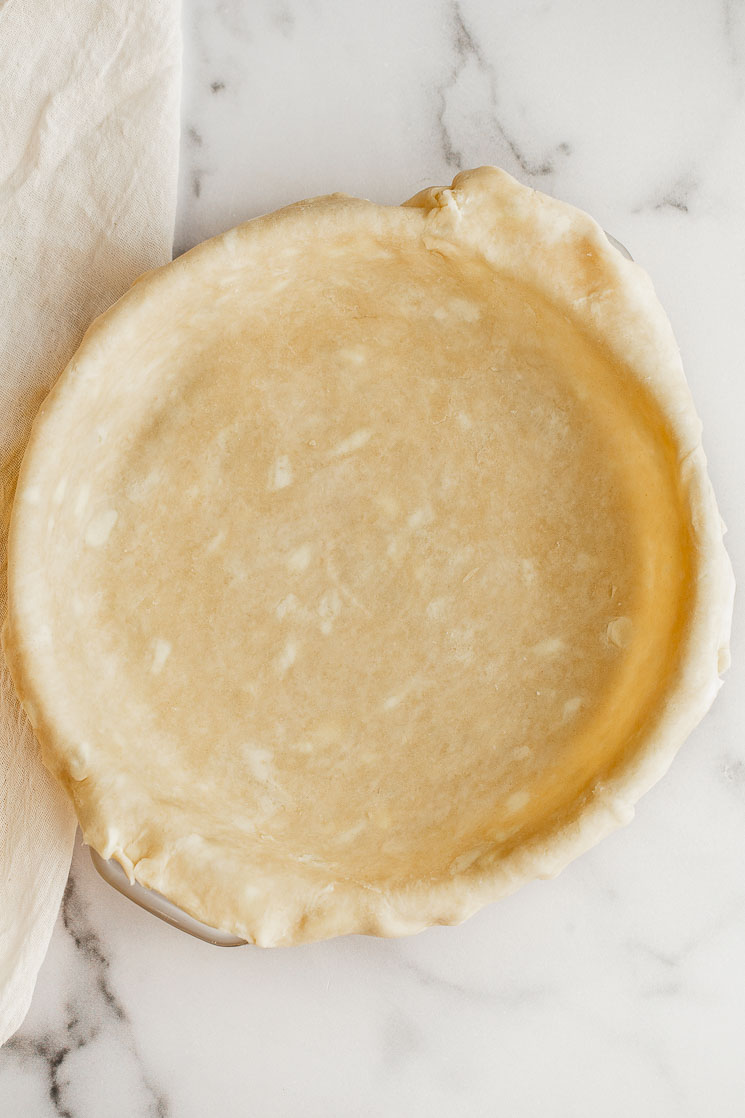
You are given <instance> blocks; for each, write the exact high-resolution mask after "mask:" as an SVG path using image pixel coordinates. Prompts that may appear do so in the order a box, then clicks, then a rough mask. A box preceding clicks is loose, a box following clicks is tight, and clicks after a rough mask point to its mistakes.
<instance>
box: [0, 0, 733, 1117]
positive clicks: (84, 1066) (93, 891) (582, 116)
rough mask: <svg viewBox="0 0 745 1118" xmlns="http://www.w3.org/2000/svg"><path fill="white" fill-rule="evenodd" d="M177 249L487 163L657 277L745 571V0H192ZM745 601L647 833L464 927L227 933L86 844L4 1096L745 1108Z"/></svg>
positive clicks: (663, 1111)
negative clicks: (198, 925)
mask: <svg viewBox="0 0 745 1118" xmlns="http://www.w3.org/2000/svg"><path fill="white" fill-rule="evenodd" d="M184 30H185V74H184V117H183V149H182V152H183V160H182V172H181V187H182V189H181V198H180V207H179V217H178V228H177V240H176V248H177V251H180V250H183V249H185V248H187V247H188V246H190V245H192V244H194V243H195V242H196V241H199V240H201V239H203V238H204V237H206V236H208V235H210V234H212V233H215V232H217V231H219V230H222V229H224V228H226V227H228V226H230V225H233V224H235V223H236V222H238V221H240V220H242V219H244V218H247V217H251V216H253V215H255V214H258V213H261V212H262V211H266V210H270V209H274V208H276V207H277V206H279V205H281V204H284V203H287V202H290V201H293V200H295V199H296V198H300V197H304V196H307V195H311V194H318V193H323V192H326V191H329V190H344V191H348V192H351V193H360V194H363V195H366V196H368V197H371V198H373V199H375V200H378V201H383V202H397V201H400V200H402V199H403V198H405V197H408V196H409V195H411V194H413V193H414V192H415V191H416V190H418V189H420V188H421V187H423V186H425V185H429V184H431V183H445V182H449V181H450V179H451V178H452V176H453V174H454V173H455V172H456V171H457V170H458V169H460V168H462V167H468V166H472V165H476V164H479V163H486V162H488V163H496V164H499V165H501V166H503V167H505V168H506V169H507V170H509V171H511V172H512V173H513V174H515V175H517V177H519V178H520V179H522V180H523V181H524V182H528V183H530V184H532V185H534V186H536V187H539V188H540V189H543V190H547V191H549V192H551V193H554V194H556V195H558V196H559V197H562V198H565V199H567V200H569V201H571V202H574V203H577V204H578V205H580V206H582V207H584V208H586V209H588V210H590V211H591V212H592V213H593V214H594V215H595V216H596V217H597V218H598V219H599V220H600V221H601V223H602V224H603V225H604V226H605V228H606V229H608V230H610V231H611V232H612V233H614V234H615V235H616V236H617V237H618V238H620V239H621V240H622V241H623V242H624V243H625V244H627V245H628V246H629V248H630V249H631V251H632V253H633V254H634V255H635V257H636V258H637V259H638V260H639V261H640V262H642V263H643V264H644V265H645V266H646V267H647V268H648V270H649V271H650V272H651V274H652V276H653V278H654V281H655V284H656V286H657V289H658V291H659V293H660V296H661V298H662V300H663V302H664V304H665V306H666V307H667V309H668V312H669V314H670V316H671V318H672V321H673V325H674V326H675V329H676V331H677V335H678V339H679V342H680V345H681V348H682V351H683V356H684V360H685V364H686V368H687V371H688V376H689V379H690V382H691V385H692V388H693V392H694V395H695V398H696V401H697V405H698V408H699V411H700V414H701V416H702V418H703V421H704V425H705V442H706V446H707V450H708V453H709V457H710V464H711V473H712V476H713V480H714V483H715V486H716V489H717V492H718V495H719V499H720V504H721V508H722V513H723V515H724V517H725V519H726V520H727V522H728V523H729V526H730V534H729V537H728V540H729V546H730V551H731V554H732V557H733V561H734V564H735V568H736V570H737V571H739V572H743V571H745V514H744V513H743V502H742V485H743V479H745V453H744V452H743V434H742V428H743V420H744V419H745V378H744V377H743V367H742V355H743V353H744V352H745V329H744V327H743V323H744V322H745V318H744V316H743V310H742V308H743V306H745V274H744V270H743V260H745V194H744V193H743V186H742V184H743V182H744V181H745V145H744V144H743V136H745V99H744V97H745V5H743V3H742V2H738V0H721V2H716V0H686V2H681V0H657V2H656V3H649V2H648V0H625V2H623V3H620V2H617V3H598V2H597V0H566V2H561V0H462V2H461V3H452V2H442V0H434V2H430V3H425V2H424V0H397V2H395V3H394V2H392V0H383V2H380V3H369V2H367V3H363V2H361V0H346V2H345V0H305V2H302V0H286V2H283V0H253V2H249V0H226V2H223V3H216V2H214V0H185V12H184ZM744 612H745V603H744V602H743V601H742V599H740V601H739V602H738V606H737V615H736V621H735V635H734V642H733V654H734V658H735V666H734V668H733V670H732V672H731V673H730V675H729V678H728V680H727V683H726V685H725V687H724V689H723V691H722V693H721V695H720V696H719V698H718V700H717V702H716V705H715V707H714V709H713V711H712V712H711V714H710V715H709V717H708V718H707V719H706V720H705V722H704V723H703V725H702V726H701V727H700V728H699V730H698V731H697V732H696V733H695V734H694V735H693V737H692V738H691V739H690V741H689V742H688V743H687V745H686V746H685V748H684V749H683V751H682V753H681V754H680V756H679V757H678V759H677V760H676V762H675V764H674V766H673V768H672V771H671V772H670V774H669V775H668V776H667V778H666V779H665V780H664V781H663V782H662V783H661V784H659V785H658V786H657V787H656V788H655V789H654V790H653V791H652V792H651V793H650V794H649V795H648V796H647V797H646V798H645V799H644V800H643V802H642V803H641V804H640V805H639V809H638V812H637V818H636V820H635V822H634V823H633V825H632V826H630V827H628V828H625V829H624V830H621V831H619V832H617V833H616V834H614V835H613V836H612V837H611V838H609V839H607V840H606V841H605V842H604V843H602V845H601V846H600V847H598V848H597V849H595V850H594V851H592V852H591V853H589V854H587V855H586V856H585V857H583V858H581V859H580V860H579V861H578V862H576V863H574V864H573V865H572V866H570V867H569V869H567V870H566V871H565V872H564V873H563V874H561V876H560V877H559V878H557V879H556V880H555V881H552V882H544V883H536V884H534V885H531V886H528V887H527V888H525V889H523V890H522V891H521V892H520V893H519V894H517V895H516V896H514V897H511V898H509V899H507V900H505V901H502V902H501V903H499V904H497V905H494V906H492V907H491V908H488V909H487V910H485V911H483V912H482V913H481V914H479V915H478V916H476V917H474V918H473V919H471V920H470V921H469V922H468V923H466V924H465V925H463V926H462V927H460V928H437V929H432V930H431V931H428V932H425V933H424V934H422V935H420V936H417V937H415V938H412V939H409V940H403V941H393V942H386V941H380V940H374V939H366V938H362V937H351V938H346V939H342V940H337V941H333V942H328V943H322V944H317V945H313V946H308V947H302V948H292V949H283V950H277V951H261V950H258V949H253V948H239V949H234V950H218V949H217V948H212V947H209V946H206V945H204V944H201V943H198V942H196V941H195V940H192V939H189V938H188V937H186V936H184V935H182V934H180V933H178V932H176V931H173V930H172V929H170V928H169V927H167V926H165V925H164V924H161V923H160V922H159V921H157V920H155V919H153V918H152V917H150V916H148V915H146V914H145V913H143V912H141V911H140V910H139V909H137V908H135V907H134V906H133V905H132V904H130V903H129V902H128V901H126V900H124V899H122V898H121V897H119V896H118V895H117V894H116V893H114V892H113V891H112V890H111V889H110V888H108V887H107V886H106V885H105V884H104V883H103V882H102V881H100V880H99V879H98V878H97V877H96V875H95V873H94V872H93V870H92V868H91V865H90V863H89V861H88V858H87V855H86V852H85V850H84V848H82V847H79V848H78V849H77V850H76V854H75V860H74V864H73V870H72V874H71V878H70V883H69V886H68V890H67V894H66V897H65V902H64V906H63V910H62V913H61V916H60V919H59V922H58V925H57V928H56V930H55V933H54V936H53V939H52V944H51V948H50V951H49V955H48V958H47V960H46V963H45V965H44V967H43V969H42V972H41V975H40V979H39V984H38V988H37V991H36V995H35V998H34V1002H33V1005H32V1009H31V1012H30V1014H29V1016H28V1019H27V1021H26V1023H25V1025H24V1026H23V1028H22V1030H21V1032H20V1033H19V1034H18V1035H17V1036H16V1038H14V1040H13V1041H12V1042H11V1043H10V1044H9V1045H8V1046H7V1047H6V1048H5V1049H3V1051H2V1052H0V1114H2V1115H7V1116H8V1118H16V1116H18V1118H52V1116H54V1115H57V1116H65V1118H102V1116H105V1118H120V1116H121V1118H140V1116H145V1115H157V1116H159V1118H166V1116H168V1118H203V1116H205V1115H214V1114H219V1115H221V1116H224V1118H233V1116H234V1118H243V1116H247V1115H251V1116H254V1115H256V1116H260V1118H265V1116H266V1118H270V1116H295V1115H302V1116H303V1118H315V1116H317V1118H333V1116H345V1118H346V1116H355V1118H356V1116H365V1118H366V1116H378V1115H385V1116H386V1118H387V1116H392V1115H395V1116H398V1115H402V1116H404V1115H405V1116H407V1118H408V1116H420V1115H421V1116H427V1118H436V1116H438V1115H446V1114H447V1115H469V1116H480V1115H484V1116H486V1115H489V1116H505V1118H535V1116H537V1115H545V1116H548V1118H616V1116H619V1118H620V1116H622V1115H623V1116H626V1115H628V1114H632V1115H634V1116H636V1118H646V1116H653V1115H654V1116H655V1118H688V1116H690V1118H700V1116H702V1115H716V1116H717V1118H742V1115H744V1114H745V1060H744V1058H743V1051H744V1039H743V1038H745V872H744V871H745V737H744V735H743V732H742V727H743V725H745V672H744V671H743V666H744V665H745V624H744V622H745V617H744V616H743V613H744Z"/></svg>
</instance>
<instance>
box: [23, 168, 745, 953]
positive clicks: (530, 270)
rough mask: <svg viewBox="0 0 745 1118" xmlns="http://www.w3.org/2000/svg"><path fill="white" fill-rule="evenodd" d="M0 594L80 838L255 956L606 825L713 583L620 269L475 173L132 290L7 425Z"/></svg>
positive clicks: (723, 637)
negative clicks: (32, 419)
mask: <svg viewBox="0 0 745 1118" xmlns="http://www.w3.org/2000/svg"><path fill="white" fill-rule="evenodd" d="M9 589H10V612H9V621H8V626H7V632H6V640H5V644H6V652H7V656H8V659H9V662H10V666H11V670H12V674H13V678H14V681H15V684H16V687H17V690H18V693H19V695H20V697H21V700H22V702H23V705H24V707H25V709H26V711H27V713H28V716H29V718H30V720H31V723H32V724H33V726H34V729H35V731H36V735H37V737H38V739H39V742H40V744H41V748H42V751H43V756H44V760H45V763H46V764H47V765H48V767H49V768H50V769H51V770H52V771H53V772H54V773H55V774H56V775H57V777H58V778H59V779H60V780H61V781H62V782H63V783H64V785H65V787H66V788H67V789H68V791H69V793H70V795H71V796H72V798H73V801H74V803H75V807H76V810H77V813H78V816H79V818H80V822H81V825H82V827H83V830H84V835H85V839H86V841H87V842H88V843H90V844H91V845H92V846H93V847H94V848H95V849H96V850H97V851H98V852H99V853H100V854H101V855H103V857H105V858H111V857H113V858H115V859H118V860H119V861H120V862H121V864H122V865H123V866H124V867H125V868H126V869H127V871H128V872H129V873H130V874H131V875H132V876H133V877H134V878H136V879H137V880H138V881H140V882H142V883H143V884H144V885H147V886H150V887H152V888H154V889H157V890H159V891H160V892H162V893H164V894H165V895H166V896H167V897H169V898H171V899H172V900H173V901H175V902H176V903H177V904H179V905H181V906H182V907H183V908H184V909H186V910H187V911H188V912H189V913H191V914H192V915H194V916H196V917H198V918H199V919H201V920H203V921H205V922H207V923H209V924H212V925H214V926H216V927H220V928H224V929H228V930H230V931H232V932H234V933H236V934H237V935H239V936H242V937H244V938H246V939H248V940H249V941H253V942H256V943H259V944H262V945H274V944H290V943H297V942H300V941H304V940H313V939H319V938H322V937H327V936H333V935H339V934H341V933H345V932H368V933H373V934H376V935H401V934H404V933H408V932H414V931H417V930H419V929H421V928H423V927H425V926H427V925H429V924H433V923H453V922H457V921H460V920H462V919H464V918H465V917H466V916H468V915H469V914H470V913H472V912H474V911H475V910H476V909H478V908H479V907H480V906H481V905H483V904H484V903H485V902H487V901H490V900H493V899H494V898H496V897H498V896H500V895H503V894H505V893H507V892H509V891H511V890H513V889H515V888H516V887H517V886H518V885H519V884H521V883H522V882H524V881H526V880H528V879H530V878H533V877H536V876H544V875H548V874H553V873H555V872H556V871H557V870H558V869H560V868H561V867H562V866H563V865H565V864H566V862H567V861H568V860H570V859H571V858H573V857H574V856H576V855H577V854H578V853H580V852H581V851H582V850H584V849H586V848H587V847H589V846H590V845H591V844H593V843H594V842H595V841H597V840H598V839H599V838H600V837H601V836H602V835H603V834H605V833H606V832H607V831H609V830H610V829H611V828H613V827H614V826H616V825H617V824H618V823H619V822H623V821H626V820H628V819H629V818H630V817H631V815H632V805H633V804H634V802H635V801H636V800H637V799H638V798H639V796H640V795H641V794H642V793H643V792H644V791H645V790H646V789H647V788H648V787H649V786H650V785H651V784H652V783H653V782H654V781H655V780H657V778H658V777H659V776H660V775H661V774H662V773H663V772H664V771H665V769H666V768H667V766H668V765H669V763H670V761H671V759H672V756H673V754H674V753H675V751H676V749H677V748H678V747H679V745H680V744H681V742H682V741H683V739H684V737H685V736H686V734H687V733H688V732H689V731H690V730H691V729H692V728H693V726H694V725H695V724H696V723H697V722H698V720H699V719H700V718H701V717H702V715H703V714H704V712H705V710H706V709H707V708H708V706H709V704H710V703H711V701H712V699H713V697H714V694H715V692H716V690H717V686H718V673H719V671H721V670H722V669H723V667H724V666H726V655H727V654H726V645H727V634H728V628H729V620H730V614H731V597H732V575H731V569H730V566H729V563H728V560H727V557H726V554H725V551H724V547H723V544H722V527H721V522H720V520H719V516H718V513H717V509H716V505H715V501H714V497H713V494H712V491H711V488H710V484H709V481H708V479H707V476H706V470H705V459H704V455H703V452H702V449H701V442H700V425H699V421H698V419H697V417H696V414H695V412H694V409H693V405H692V402H691V397H690V394H689V390H688V388H687V386H686V383H685V380H684V377H683V373H682V369H681V364H680V359H679V355H678V350H677V347H676V345H675V341H674V339H673V336H672V333H671V329H670V326H669V324H668V321H667V319H666V317H665V315H664V313H663V311H662V309H661V307H660V305H659V303H658V301H657V299H656V297H655V295H654V292H653V289H652V286H651V284H650V281H649V279H648V278H647V276H646V274H645V273H644V272H643V271H642V269H641V268H639V267H638V266H637V265H636V264H633V263H631V262H629V261H628V260H626V259H624V258H623V257H622V255H621V254H620V253H619V252H618V251H617V249H616V248H614V247H612V246H611V245H610V243H609V242H608V240H607V238H606V237H605V236H604V234H603V232H602V230H601V229H600V228H599V227H598V225H596V224H595V222H594V221H593V220H592V219H591V218H589V217H588V216H587V215H585V214H584V213H581V212H580V211H578V210H576V209H573V208H572V207H570V206H567V205H564V204H562V203H561V202H558V201H555V200H553V199H551V198H548V197H546V196H545V195H542V194H539V193H536V192H535V191H533V190H530V189H528V188H526V187H524V186H522V185H520V184H518V183H517V182H515V181H514V180H513V179H512V178H510V177H509V176H508V175H506V174H504V173H503V172H501V171H499V170H496V169H495V168H491V167H485V168H481V169H479V170H476V171H469V172H466V173H464V174H461V175H458V177H457V178H456V179H455V182H454V183H453V185H452V187H451V188H449V189H441V188H433V189H430V190H425V191H423V192H422V193H421V194H418V195H417V196H416V197H415V198H413V199H412V200H411V201H410V202H408V203H407V204H406V205H405V206H400V207H396V206H393V207H386V206H378V205H374V204H372V203H370V202H366V201H361V200H359V199H356V198H350V197H346V196H344V195H331V196H329V197H325V198H318V199H313V200H311V201H307V202H300V203H298V204H297V205H294V206H290V207H288V208H287V209H284V210H281V211H279V212H278V213H275V214H271V215H269V216H268V217H264V218H260V219H258V220H256V221H251V222H249V223H247V224H246V225H243V226H241V227H239V228H237V229H234V230H232V231H230V232H229V233H226V234H224V235H223V236H220V237H217V238H215V239H214V240H211V241H208V242H206V243H205V244H203V245H200V246H199V247H197V248H196V249H194V250H193V251H192V252H189V253H187V254H186V255H185V256H182V257H181V258H180V259H178V260H176V261H175V262H174V263H172V264H170V265H168V266H167V267H165V268H162V269H159V270H158V271H156V272H151V273H148V274H147V275H146V276H144V277H143V278H142V279H141V280H140V281H139V282H138V283H137V284H136V285H135V286H134V288H133V289H132V290H131V291H130V292H129V293H128V294H127V295H126V296H125V297H124V298H123V299H121V300H120V301H119V302H118V303H117V304H116V305H115V306H114V307H113V308H112V309H111V310H110V311H108V312H107V313H106V314H104V315H103V316H102V317H101V318H99V319H97V320H96V322H95V323H94V324H93V325H92V326H91V328H90V329H89V331H88V333H87V334H86V336H85V339H84V341H83V343H82V345H81V347H80V349H79V350H78V352H77V354H76V355H75V357H74V359H73V360H72V362H71V363H70V365H69V366H68V368H67V369H66V370H65V372H64V373H63V374H62V376H61V377H60V379H59V381H58V383H57V385H56V387H55V388H54V390H53V391H52V393H51V395H50V396H49V398H48V399H47V401H46V402H45V403H44V404H43V406H42V408H41V410H40V412H39V416H38V418H37V420H36V423H35V425H34V429H33V434H32V437H31V441H30V444H29V447H28V451H27V454H26V457H25V460H24V463H23V468H22V473H21V478H20V481H19V485H18V490H17V496H16V501H15V506H14V511H13V522H12V529H11V538H10V563H9Z"/></svg>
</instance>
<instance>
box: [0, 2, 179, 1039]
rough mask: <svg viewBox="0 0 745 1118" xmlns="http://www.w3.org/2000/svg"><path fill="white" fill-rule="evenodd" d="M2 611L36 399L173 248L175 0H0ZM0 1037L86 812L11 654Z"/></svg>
mask: <svg viewBox="0 0 745 1118" xmlns="http://www.w3.org/2000/svg"><path fill="white" fill-rule="evenodd" d="M0 48H1V49H0V91H2V113H0V621H1V620H2V618H3V617H4V615H5V611H6V602H7V591H6V577H5V566H6V542H7V530H8V522H9V516H10V506H11V502H12V498H13V490H14V487H15V482H16V477H17V474H18V467H19V465H20V460H21V457H22V454H23V448H24V445H25V442H26V439H27V437H28V432H29V428H30V425H31V421H32V419H33V416H34V413H35V411H36V409H37V408H38V406H39V404H40V403H41V401H42V400H43V398H44V396H45V394H46V393H47V391H48V390H49V388H50V387H51V385H52V384H53V382H54V380H55V378H56V377H57V375H58V374H59V373H60V372H61V370H62V369H63V368H64V366H65V364H66V363H67V361H68V360H69V358H70V357H71V356H72V354H73V352H74V351H75V349H76V347H77V345H78V343H79V341H80V339H81V337H82V334H83V331H84V330H85V328H86V327H87V326H88V324H89V323H90V321H91V320H92V319H93V318H94V317H95V316H96V315H97V314H99V313H100V312H101V311H103V310H104V309H105V308H106V307H108V306H109V305H110V304H111V303H112V302H113V301H114V300H115V299H117V298H118V297H119V296H120V295H121V294H122V293H123V292H124V291H126V289H127V287H128V286H129V285H130V284H131V283H132V281H133V280H134V279H135V278H136V277H137V276H138V275H139V274H140V273H141V272H144V271H146V270H147V269H148V268H152V267H155V266H157V265H158V264H163V263H165V262H166V261H168V260H170V258H171V249H172V243H173V221H174V214H175V208H176V176H177V167H178V120H179V87H180V70H181V40H180V11H179V0H4V3H3V0H0ZM0 781H1V782H2V785H1V790H0V1044H1V1043H3V1042H4V1041H5V1040H7V1038H8V1037H9V1036H10V1035H11V1034H12V1033H13V1032H15V1030H16V1029H17V1028H18V1027H19V1025H20V1024H21V1022H22V1021H23V1018H24V1016H25V1015H26V1011H27V1010H28V1006H29V1003H30V1001H31V995H32V993H33V989H34V984H35V982H36V976H37V973H38V971H39V967H40V966H41V963H42V961H43V959H44V955H45V953H46V950H47V946H48V943H49V939H50V936H51V933H52V928H53V926H54V922H55V919H56V916H57V912H58V909H59V905H60V900H61V897H62V892H63V889H64V886H65V881H66V878H67V874H68V871H69V867H70V858H71V854H72V845H73V838H74V834H75V817H74V814H73V811H72V808H71V806H70V804H69V802H68V800H67V797H66V795H65V793H64V792H63V790H62V789H61V787H60V786H58V785H57V783H56V782H55V781H54V780H53V779H52V777H50V776H49V775H48V773H47V772H46V770H45V769H44V768H43V766H42V764H41V761H40V759H39V752H38V747H37V745H36V742H35V741H34V738H33V736H32V734H31V732H30V730H29V727H28V724H27V722H26V718H25V716H24V714H23V712H22V711H21V709H20V707H19V705H18V703H17V701H16V699H15V696H14V694H13V688H12V685H11V683H10V679H9V677H8V673H7V670H6V668H5V664H4V662H2V658H1V657H0Z"/></svg>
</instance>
